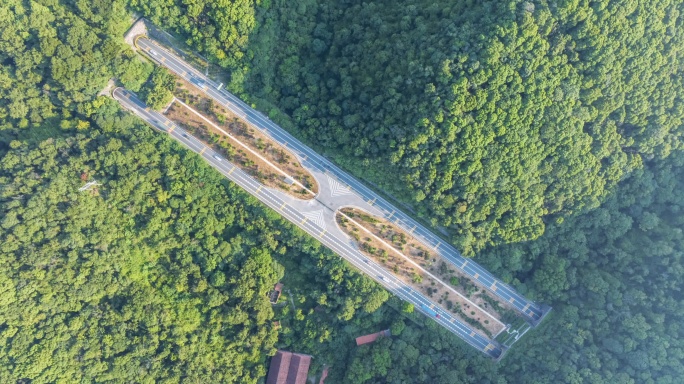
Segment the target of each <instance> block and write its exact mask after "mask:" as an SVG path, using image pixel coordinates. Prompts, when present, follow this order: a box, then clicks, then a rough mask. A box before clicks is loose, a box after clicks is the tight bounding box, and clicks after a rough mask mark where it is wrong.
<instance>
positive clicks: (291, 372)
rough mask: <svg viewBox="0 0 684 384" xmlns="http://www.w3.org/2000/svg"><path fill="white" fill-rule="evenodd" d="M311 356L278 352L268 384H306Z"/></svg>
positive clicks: (274, 358)
mask: <svg viewBox="0 0 684 384" xmlns="http://www.w3.org/2000/svg"><path fill="white" fill-rule="evenodd" d="M309 365H311V356H309V355H304V354H301V353H292V352H288V351H278V352H276V354H275V356H273V358H272V359H271V366H270V368H269V369H268V376H267V377H266V384H306V377H307V375H308V374H309Z"/></svg>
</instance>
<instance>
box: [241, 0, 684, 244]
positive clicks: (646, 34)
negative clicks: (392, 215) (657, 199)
mask: <svg viewBox="0 0 684 384" xmlns="http://www.w3.org/2000/svg"><path fill="white" fill-rule="evenodd" d="M276 3H278V5H277V6H273V7H272V9H271V10H270V11H268V12H267V13H266V16H265V17H266V18H267V20H266V21H264V23H265V25H266V26H265V27H264V29H263V30H262V31H261V32H260V33H261V34H262V35H264V36H263V37H262V36H260V35H259V34H257V37H255V40H256V42H255V45H256V47H257V48H255V57H254V63H255V64H254V71H253V73H252V76H251V77H250V81H249V82H248V83H247V84H246V88H247V89H248V90H249V91H251V92H252V93H254V94H256V95H259V96H261V97H264V98H267V99H269V100H272V101H273V102H274V103H275V104H276V105H277V106H278V107H280V108H282V109H283V110H285V111H286V112H287V113H288V114H290V115H291V116H292V118H293V120H294V123H295V126H296V127H297V128H298V129H299V130H300V134H301V135H303V136H304V137H306V138H307V139H309V140H310V141H311V142H313V143H315V144H316V145H318V146H319V147H321V148H326V150H328V151H329V152H330V153H332V154H335V155H336V156H335V157H336V158H337V159H338V160H339V161H340V162H341V163H343V164H345V165H347V167H348V168H349V169H352V170H356V172H357V173H358V174H360V175H362V176H363V177H366V178H369V179H370V180H372V181H374V182H377V183H378V184H380V185H381V186H383V187H384V188H387V189H388V190H390V191H392V192H394V193H395V194H396V195H397V196H399V197H400V198H402V199H404V200H406V201H408V202H410V203H412V205H413V206H414V207H415V209H416V210H418V211H419V212H420V213H421V214H422V215H423V216H424V217H426V218H431V220H432V223H433V224H434V225H439V226H445V227H447V228H448V229H449V232H450V233H452V234H453V235H454V240H455V241H456V242H457V243H458V246H459V248H461V249H463V250H464V251H465V252H467V253H472V252H473V251H476V250H477V249H479V248H481V247H482V246H483V245H485V244H500V243H502V242H515V241H520V240H525V239H532V238H536V237H538V236H539V235H541V234H542V233H543V231H544V227H545V223H546V222H548V221H549V220H550V219H552V218H553V217H555V216H558V215H563V216H564V215H568V214H572V213H573V212H576V211H580V210H582V209H586V208H593V207H596V206H598V204H599V202H600V201H601V199H602V198H604V197H605V196H606V194H607V193H608V192H609V191H611V190H612V189H613V188H614V186H615V183H616V182H617V181H618V180H620V179H621V178H622V177H624V175H625V174H626V173H628V172H630V171H631V170H633V169H634V168H637V167H639V166H640V163H641V161H642V160H643V159H644V158H647V159H651V158H661V157H663V156H667V155H668V154H669V153H670V151H671V150H672V149H676V148H680V147H681V141H680V135H681V125H682V118H683V117H684V103H682V102H681V101H682V92H683V89H684V87H683V85H684V76H682V75H683V73H682V69H681V65H680V63H681V60H682V47H683V46H684V38H683V37H684V28H682V25H681V24H682V21H681V17H680V13H681V12H682V10H684V5H683V4H682V3H681V2H680V1H661V2H658V4H657V5H654V3H653V2H652V1H645V0H643V1H639V0H634V1H629V2H624V1H602V2H587V1H563V2H554V3H553V4H551V3H547V2H522V1H509V2H501V1H455V2H454V1H438V2H434V1H405V2H402V3H401V6H397V3H396V2H395V1H382V0H381V1H375V2H360V1H325V2H313V1H311V2H308V3H307V2H304V3H301V2H298V3H297V4H296V5H291V6H288V5H286V3H287V2H276ZM273 18H276V19H277V21H273V20H272V19H273ZM276 36H277V38H276ZM260 38H262V39H263V42H262V41H261V40H259V39H260ZM283 40H284V41H283ZM269 41H271V42H272V43H271V44H268V42H269ZM262 43H263V44H264V45H263V46H262V45H261V44H262ZM265 47H266V48H265ZM262 56H263V57H262ZM266 57H267V58H266ZM352 156H353V157H352ZM390 175H391V177H390ZM397 176H398V177H397Z"/></svg>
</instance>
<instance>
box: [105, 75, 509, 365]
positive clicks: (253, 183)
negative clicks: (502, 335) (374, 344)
mask: <svg viewBox="0 0 684 384" xmlns="http://www.w3.org/2000/svg"><path fill="white" fill-rule="evenodd" d="M112 95H113V97H114V98H115V99H116V100H117V101H119V103H121V105H123V106H124V107H125V108H126V109H128V110H130V111H132V112H133V113H135V114H136V115H138V116H139V117H140V118H142V119H143V120H145V121H146V122H147V123H148V124H150V125H152V126H153V127H155V128H157V129H159V130H161V131H164V132H166V133H168V134H169V135H170V136H171V137H172V138H174V139H175V140H177V141H179V142H180V143H182V144H183V145H184V146H186V147H187V148H189V149H190V150H192V151H194V152H196V153H198V154H199V155H200V156H201V157H202V158H204V160H206V161H207V162H208V163H209V164H210V165H211V166H212V167H213V168H215V169H216V170H218V171H219V172H220V173H221V174H223V175H224V176H225V177H227V178H228V179H230V180H231V181H233V182H234V183H236V184H237V185H239V186H240V187H242V188H243V189H244V190H245V191H247V192H248V193H250V194H251V195H253V196H255V197H256V198H257V199H259V200H260V201H261V202H263V203H264V204H266V205H267V206H268V207H270V208H271V209H273V210H274V211H276V212H278V213H279V214H281V215H282V216H283V217H285V218H286V219H288V220H289V221H290V222H292V223H293V224H295V225H296V226H298V227H299V228H301V229H302V230H304V231H305V232H307V233H308V234H310V235H311V236H313V237H314V238H316V239H317V240H319V241H320V242H321V243H323V244H324V245H325V246H326V247H328V248H330V249H331V250H333V251H334V252H335V253H337V254H339V255H340V256H342V257H344V258H345V260H347V261H348V262H349V263H351V264H352V265H353V266H355V267H356V268H358V269H359V270H361V271H362V272H364V273H366V274H367V275H368V276H370V277H371V278H373V279H374V280H376V281H377V282H378V283H380V284H381V285H383V286H384V287H385V288H386V289H387V290H389V291H390V292H391V293H393V294H395V295H397V296H398V297H400V298H401V299H402V300H405V301H407V302H410V303H412V304H413V305H414V307H415V308H416V309H417V310H419V311H421V312H423V313H425V314H426V315H428V316H430V317H431V318H432V319H433V320H435V321H436V322H437V323H438V324H440V325H441V326H443V327H444V328H446V329H448V330H449V331H451V332H452V333H454V334H456V335H457V336H459V337H460V338H461V339H463V340H464V341H466V342H467V343H468V344H470V345H471V346H472V347H474V348H476V349H478V350H479V351H481V352H483V353H485V354H487V355H488V356H490V357H492V358H494V359H500V358H501V357H503V354H504V348H503V347H501V346H500V345H499V344H498V343H496V342H494V341H492V340H490V339H489V338H487V337H485V336H483V335H482V334H480V333H479V332H476V331H475V330H474V329H472V328H471V327H470V326H469V325H468V324H465V323H463V322H462V321H460V320H459V319H457V318H455V317H453V316H452V314H451V313H449V312H447V311H445V310H443V309H442V308H440V307H437V306H435V305H434V304H433V303H432V302H430V300H429V299H428V298H426V297H425V296H423V295H422V294H421V293H420V292H418V291H416V290H415V289H413V288H412V287H410V286H408V285H407V284H406V283H404V282H403V281H401V280H399V279H398V278H397V277H395V276H394V275H393V274H392V273H390V272H388V271H387V270H385V269H384V268H383V267H381V266H380V265H378V264H376V263H375V262H373V261H372V260H370V259H368V258H367V257H366V256H365V255H363V254H362V253H361V252H360V251H359V250H358V249H357V248H355V247H353V246H352V245H351V244H350V242H349V241H348V239H346V238H344V235H342V234H341V233H339V232H337V231H328V230H326V228H324V227H322V226H320V225H319V224H317V223H315V222H314V221H312V220H309V219H307V217H306V216H305V215H304V214H303V212H301V210H300V209H298V208H297V207H295V206H293V204H292V202H290V201H287V200H286V199H283V198H281V197H280V196H279V195H278V194H277V193H274V191H272V190H270V189H269V188H267V187H264V186H263V185H262V184H261V183H259V182H258V181H257V180H255V179H254V178H252V177H251V176H249V175H248V174H246V173H245V172H243V171H242V170H241V169H240V168H238V167H237V166H235V165H234V164H232V163H231V162H229V161H228V160H227V159H225V158H223V157H222V156H221V155H220V154H218V153H216V152H214V151H213V150H212V149H211V148H208V147H207V146H206V145H205V144H204V143H202V142H201V141H200V140H198V139H197V138H195V137H194V136H192V135H190V134H188V133H187V132H186V131H185V130H183V129H182V128H180V127H179V126H177V125H176V124H175V123H173V122H172V121H171V120H169V119H167V118H166V116H164V115H162V114H161V113H159V112H156V111H153V110H150V108H148V107H147V106H146V105H145V103H143V102H142V101H140V100H139V99H138V98H137V97H136V96H135V95H134V94H133V93H131V92H129V91H127V90H125V89H123V88H116V89H115V90H114V91H113V92H112ZM314 203H315V204H322V203H320V202H316V201H314Z"/></svg>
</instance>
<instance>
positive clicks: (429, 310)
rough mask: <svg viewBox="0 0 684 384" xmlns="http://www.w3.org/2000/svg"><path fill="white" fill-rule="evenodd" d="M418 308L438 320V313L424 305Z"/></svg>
mask: <svg viewBox="0 0 684 384" xmlns="http://www.w3.org/2000/svg"><path fill="white" fill-rule="evenodd" d="M420 306H421V307H422V308H423V310H425V312H427V313H429V314H430V315H432V316H434V317H436V318H438V319H439V313H437V312H436V311H435V310H434V309H432V308H430V307H428V306H427V305H425V304H421V305H420Z"/></svg>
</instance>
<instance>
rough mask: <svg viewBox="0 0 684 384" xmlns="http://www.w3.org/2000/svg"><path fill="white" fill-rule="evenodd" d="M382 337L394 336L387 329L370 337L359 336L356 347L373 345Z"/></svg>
mask: <svg viewBox="0 0 684 384" xmlns="http://www.w3.org/2000/svg"><path fill="white" fill-rule="evenodd" d="M380 336H385V337H389V336H392V334H391V333H390V330H389V329H385V330H384V331H380V332H375V333H371V334H370V335H365V336H359V337H357V338H356V345H364V344H368V343H372V342H374V341H375V340H377V339H378V337H380Z"/></svg>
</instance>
